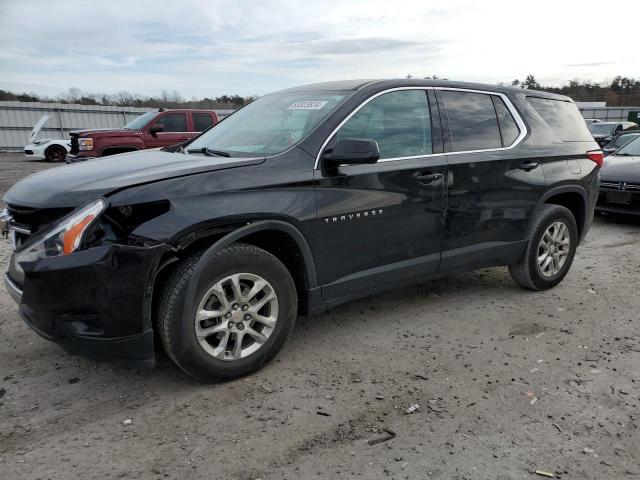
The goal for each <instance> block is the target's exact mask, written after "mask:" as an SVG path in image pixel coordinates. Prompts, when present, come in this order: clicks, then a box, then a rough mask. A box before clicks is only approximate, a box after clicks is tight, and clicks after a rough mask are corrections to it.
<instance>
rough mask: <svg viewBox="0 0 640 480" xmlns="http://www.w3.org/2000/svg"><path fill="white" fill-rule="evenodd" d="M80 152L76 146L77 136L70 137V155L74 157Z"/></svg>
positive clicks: (77, 145) (78, 146)
mask: <svg viewBox="0 0 640 480" xmlns="http://www.w3.org/2000/svg"><path fill="white" fill-rule="evenodd" d="M79 151H80V145H79V144H78V136H77V135H73V134H72V135H71V153H73V154H74V155H75V154H77V153H78V152H79Z"/></svg>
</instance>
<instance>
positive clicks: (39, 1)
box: [0, 0, 640, 97]
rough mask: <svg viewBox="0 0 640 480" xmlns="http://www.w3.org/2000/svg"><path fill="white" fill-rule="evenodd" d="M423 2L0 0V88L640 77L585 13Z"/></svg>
mask: <svg viewBox="0 0 640 480" xmlns="http://www.w3.org/2000/svg"><path fill="white" fill-rule="evenodd" d="M429 3H430V2H424V1H423V0H407V1H405V2H401V3H398V2H395V3H393V2H388V0H352V1H349V2H344V1H338V0H324V1H313V0H295V1H285V0H264V1H262V2H255V1H253V0H182V1H181V2H157V0H140V1H135V2H132V1H130V0H127V1H125V0H110V1H109V2H86V1H84V0H65V1H64V2H57V3H56V4H55V8H53V7H52V6H51V2H50V0H0V45H2V48H1V49H0V72H1V73H0V88H1V87H2V85H8V84H11V85H21V84H23V85H42V86H43V87H44V88H45V89H47V91H51V90H54V89H58V90H60V91H65V90H66V89H68V88H69V87H70V86H77V87H79V88H81V89H82V90H84V91H89V92H116V91H119V90H128V91H132V92H136V93H141V94H157V93H158V92H159V91H160V90H161V89H163V88H164V89H168V90H174V89H175V90H179V91H180V92H181V93H182V94H183V95H185V96H188V97H190V96H192V95H195V96H204V95H206V96H216V95H220V94H223V93H227V94H232V93H238V94H241V95H250V94H264V93H267V92H269V91H272V90H277V89H281V88H286V87H288V86H292V85H296V84H301V83H314V82H318V81H324V80H336V79H345V78H363V77H367V78H375V77H377V78H389V77H404V76H406V75H407V74H412V75H413V76H415V77H421V76H431V75H434V74H435V75H439V76H441V77H447V78H451V79H459V80H470V81H480V82H489V83H494V82H498V81H510V80H512V79H513V78H523V77H524V76H526V75H527V74H529V73H533V74H535V75H536V77H537V78H538V79H539V80H540V81H542V82H545V81H549V82H554V83H561V82H562V81H565V80H568V79H570V78H573V77H574V76H575V74H576V70H575V68H576V67H579V68H581V70H580V74H581V77H582V78H585V79H592V80H595V81H600V80H604V79H606V78H607V77H613V76H615V75H618V74H620V75H626V76H633V74H634V73H635V72H639V71H640V56H636V58H634V59H632V60H630V59H629V56H628V51H626V53H624V52H621V51H618V50H616V49H612V48H611V47H610V43H609V42H592V41H585V37H584V25H587V24H589V23H590V22H591V21H592V19H591V15H592V12H591V11H590V9H589V8H587V7H585V8H583V9H575V8H573V7H572V6H571V5H565V3H563V2H557V1H551V0H540V1H539V4H537V6H536V9H531V8H530V7H528V6H527V5H525V4H518V3H514V2H512V1H508V0H489V1H487V2H482V3H477V2H474V1H471V0H450V1H449V2H447V3H446V4H441V5H439V6H438V8H433V7H430V6H429ZM567 3H569V2H567ZM625 8H626V10H625V12H626V13H625V17H624V19H622V20H621V23H622V25H619V28H620V29H622V30H624V29H625V28H627V27H626V26H625V23H627V22H629V23H630V22H631V20H626V19H633V18H636V17H637V16H638V15H637V14H638V13H640V6H639V5H638V4H637V3H631V4H629V5H627V6H625ZM551 11H552V12H553V15H550V14H549V12H551ZM634 14H635V15H634ZM629 28H631V27H630V26H629ZM576 39H579V40H578V41H576ZM594 59H595V60H594ZM596 60H597V61H596ZM585 71H586V74H584V73H585ZM25 88H27V87H25ZM32 89H36V88H35V87H34V88H32ZM36 91H38V90H37V89H36Z"/></svg>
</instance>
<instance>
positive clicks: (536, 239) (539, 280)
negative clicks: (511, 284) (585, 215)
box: [509, 204, 578, 290]
mask: <svg viewBox="0 0 640 480" xmlns="http://www.w3.org/2000/svg"><path fill="white" fill-rule="evenodd" d="M560 224H561V225H564V227H565V228H566V230H565V231H564V233H563V234H560V233H558V235H562V236H563V238H564V239H568V241H569V244H568V246H567V245H566V244H564V240H562V241H560V240H558V241H557V242H554V241H553V240H552V238H553V233H554V232H559V231H562V227H556V228H554V226H556V225H560ZM548 229H551V230H549V231H550V232H551V235H547V236H545V239H546V240H544V245H542V243H543V236H544V235H545V233H547V232H548ZM558 238H559V236H558ZM528 239H529V242H528V243H527V249H526V251H525V253H524V255H523V256H522V258H521V259H520V261H519V262H518V263H517V264H515V265H511V266H509V273H510V274H511V277H512V278H513V280H515V282H516V283H517V284H519V285H520V286H522V287H524V288H528V289H530V290H546V289H548V288H552V287H555V286H556V285H557V284H558V283H560V282H561V281H562V279H563V278H564V277H565V276H566V274H567V272H568V271H569V268H571V264H572V263H573V258H574V256H575V253H576V248H577V247H578V227H577V225H576V219H575V218H574V216H573V214H572V213H571V211H570V210H569V209H568V208H565V207H563V206H561V205H554V204H545V205H542V206H541V207H540V208H539V209H538V211H537V212H536V214H535V216H534V218H533V220H532V222H531V224H530V226H529V234H528ZM547 241H549V243H550V244H551V248H549V246H548V245H547ZM554 248H555V249H556V250H555V252H556V255H557V257H556V255H549V254H548V252H549V251H553V249H554ZM564 252H566V253H564ZM545 253H547V256H546V257H545V256H544V255H545ZM539 255H540V258H543V259H544V260H543V261H542V265H540V264H539V262H538V259H539ZM549 257H553V258H552V259H551V260H550V262H551V263H550V266H549V265H547V266H546V269H547V270H545V264H546V263H547V262H548V261H549ZM562 258H564V261H562V260H561V259H562ZM554 262H557V263H554ZM556 266H557V267H558V268H557V271H556V268H555V267H556Z"/></svg>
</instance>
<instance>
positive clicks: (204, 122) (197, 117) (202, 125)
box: [193, 113, 213, 132]
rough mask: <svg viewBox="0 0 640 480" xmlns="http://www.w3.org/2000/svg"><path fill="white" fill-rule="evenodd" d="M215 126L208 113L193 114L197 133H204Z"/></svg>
mask: <svg viewBox="0 0 640 480" xmlns="http://www.w3.org/2000/svg"><path fill="white" fill-rule="evenodd" d="M211 125H213V120H212V119H211V115H209V114H208V113H194V114H193V126H194V129H195V131H196V132H202V131H203V130H206V129H207V128H209V127H210V126H211Z"/></svg>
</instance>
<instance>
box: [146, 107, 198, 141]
mask: <svg viewBox="0 0 640 480" xmlns="http://www.w3.org/2000/svg"><path fill="white" fill-rule="evenodd" d="M154 125H161V126H162V131H161V132H158V133H156V134H155V135H152V134H151V133H150V132H149V129H150V128H151V127H152V126H154ZM193 136H194V134H193V133H191V132H189V127H188V126H187V113H186V112H166V113H164V114H162V115H160V116H158V118H157V119H156V120H155V122H153V123H152V124H151V125H149V126H148V127H147V130H146V131H145V134H144V138H145V145H146V147H147V148H158V147H168V146H169V145H175V144H176V143H180V142H184V141H185V140H188V139H189V138H191V137H193Z"/></svg>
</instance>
